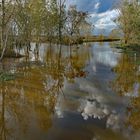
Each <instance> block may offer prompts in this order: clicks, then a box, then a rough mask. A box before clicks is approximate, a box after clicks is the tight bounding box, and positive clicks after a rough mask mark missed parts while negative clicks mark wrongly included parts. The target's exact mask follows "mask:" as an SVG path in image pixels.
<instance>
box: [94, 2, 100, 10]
mask: <svg viewBox="0 0 140 140" xmlns="http://www.w3.org/2000/svg"><path fill="white" fill-rule="evenodd" d="M100 4H101V3H100V2H97V3H96V4H95V6H94V9H96V10H97V9H99V7H100Z"/></svg>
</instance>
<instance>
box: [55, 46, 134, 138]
mask: <svg viewBox="0 0 140 140" xmlns="http://www.w3.org/2000/svg"><path fill="white" fill-rule="evenodd" d="M91 53H92V56H93V57H92V58H91V61H90V66H89V68H88V69H87V70H89V76H88V77H87V78H86V79H84V78H77V79H76V80H75V83H74V84H70V83H68V82H66V81H65V86H64V91H63V92H64V95H62V94H61V95H60V96H59V98H58V102H57V105H56V107H55V109H56V115H57V116H58V118H61V119H62V118H63V119H64V120H65V112H76V113H80V114H81V116H82V117H83V119H84V120H87V121H88V120H89V119H92V120H96V121H97V120H98V121H100V122H102V121H103V120H104V119H105V120H106V124H105V127H106V129H108V128H109V129H111V130H112V131H114V132H118V133H120V134H121V135H123V136H124V137H127V139H129V140H130V139H131V138H132V137H131V136H130V135H131V129H129V128H126V127H125V120H126V117H127V116H126V115H125V108H126V106H127V97H124V98H123V97H120V96H118V95H117V94H114V92H113V91H112V90H111V89H109V88H108V86H109V85H108V83H109V82H110V79H111V78H110V76H111V77H112V78H113V77H114V75H112V72H111V69H110V68H113V67H114V66H116V65H117V63H118V59H119V57H120V55H119V54H118V53H117V52H116V53H115V52H114V51H113V49H112V48H110V47H109V44H106V43H105V44H104V45H103V46H99V45H98V44H94V45H93V47H92V52H91ZM93 67H95V69H96V72H95V69H92V68H93ZM96 67H97V68H96ZM99 67H100V69H102V71H99ZM102 74H105V76H104V77H103V78H102ZM98 125H99V124H98ZM98 127H99V128H100V125H99V126H98Z"/></svg>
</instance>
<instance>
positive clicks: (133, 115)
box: [113, 54, 140, 130]
mask: <svg viewBox="0 0 140 140" xmlns="http://www.w3.org/2000/svg"><path fill="white" fill-rule="evenodd" d="M139 61H140V57H139V56H137V57H136V54H131V55H130V54H122V57H121V59H120V60H119V63H118V65H117V66H116V67H115V68H114V71H115V72H116V74H117V77H116V79H115V81H114V82H113V89H114V90H115V91H116V92H117V93H118V94H120V95H121V96H123V97H128V99H129V100H130V101H129V103H128V107H127V112H126V113H127V115H128V119H127V123H126V124H127V125H128V126H130V125H131V126H132V127H133V128H134V129H136V130H140V120H139V118H140V69H139V68H140V65H139Z"/></svg>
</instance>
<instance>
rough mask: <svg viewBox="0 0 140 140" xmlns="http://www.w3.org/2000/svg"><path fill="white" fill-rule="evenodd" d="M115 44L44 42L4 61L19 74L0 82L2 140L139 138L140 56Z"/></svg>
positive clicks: (4, 67)
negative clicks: (25, 55) (26, 54)
mask: <svg viewBox="0 0 140 140" xmlns="http://www.w3.org/2000/svg"><path fill="white" fill-rule="evenodd" d="M32 46H33V47H32V49H33V48H34V44H32ZM111 46H112V44H109V43H103V44H100V43H91V44H83V45H79V46H73V47H68V46H62V47H60V46H54V45H52V46H49V45H47V44H41V46H40V51H39V56H38V55H34V53H33V52H30V56H29V58H28V59H27V58H26V59H25V58H22V59H5V60H4V61H3V63H2V64H1V69H3V70H5V71H10V72H11V73H16V75H17V77H16V79H15V80H11V81H7V82H1V84H0V140H112V139H113V140H132V139H133V140H139V139H140V120H139V118H140V97H139V95H140V66H139V65H140V63H139V62H140V57H139V56H138V55H137V54H135V53H121V50H118V49H115V48H114V47H111ZM114 46H115V45H114Z"/></svg>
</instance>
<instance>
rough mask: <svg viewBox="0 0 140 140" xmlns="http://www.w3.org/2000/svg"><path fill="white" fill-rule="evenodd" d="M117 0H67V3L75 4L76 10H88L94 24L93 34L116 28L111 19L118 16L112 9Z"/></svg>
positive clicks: (106, 32)
mask: <svg viewBox="0 0 140 140" xmlns="http://www.w3.org/2000/svg"><path fill="white" fill-rule="evenodd" d="M118 1H119V0H67V5H71V4H72V5H73V4H75V5H77V8H78V10H82V11H88V13H89V14H90V15H91V18H90V21H91V22H92V23H93V25H95V29H94V34H100V33H104V34H108V33H109V32H110V31H111V30H112V29H114V28H116V24H115V23H114V22H113V21H112V20H113V19H115V18H116V17H117V16H118V13H117V11H116V10H114V9H113V7H114V5H115V3H117V2H118Z"/></svg>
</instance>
